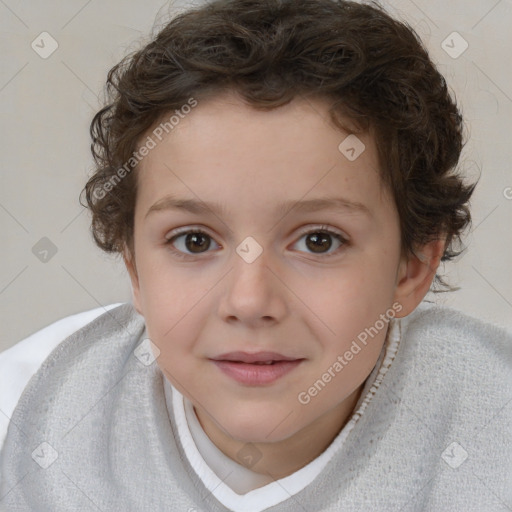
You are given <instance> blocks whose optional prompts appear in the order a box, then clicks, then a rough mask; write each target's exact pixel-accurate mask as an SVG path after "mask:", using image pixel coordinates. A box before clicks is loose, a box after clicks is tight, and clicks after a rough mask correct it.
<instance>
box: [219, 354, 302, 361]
mask: <svg viewBox="0 0 512 512" xmlns="http://www.w3.org/2000/svg"><path fill="white" fill-rule="evenodd" d="M212 359H213V360H214V361H231V362H234V363H249V364H272V363H275V362H279V361H297V360H299V359H301V358H297V357H288V356H285V355H283V354H278V353H277V352H255V353H253V354H250V353H248V352H228V353H226V354H221V355H220V356H217V357H214V358H212Z"/></svg>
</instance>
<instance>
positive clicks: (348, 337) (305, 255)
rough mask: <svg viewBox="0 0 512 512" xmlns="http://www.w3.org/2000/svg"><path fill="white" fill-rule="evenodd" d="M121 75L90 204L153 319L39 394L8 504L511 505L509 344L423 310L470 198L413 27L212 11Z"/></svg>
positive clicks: (183, 24)
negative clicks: (457, 165)
mask: <svg viewBox="0 0 512 512" xmlns="http://www.w3.org/2000/svg"><path fill="white" fill-rule="evenodd" d="M107 83H108V90H109V93H110V100H109V101H110V102H109V103H108V105H107V106H106V107H105V108H103V109H102V110H101V111H100V112H98V113H97V114H96V116H95V117H94V119H93V121H92V125H91V135H92V138H93V144H92V151H93V155H94V157H95V161H96V164H97V168H96V170H95V173H94V175H93V176H92V177H91V178H90V180H89V181H88V183H87V185H86V187H85V198H86V201H87V205H88V207H89V208H90V209H91V211H92V230H93V235H94V238H95V240H96V242H97V244H98V245H99V246H100V247H101V248H102V249H104V250H106V251H108V252H115V253H119V254H121V255H122V256H123V258H124V261H125V263H126V267H127V270H128V272H129V275H130V278H131V282H132V285H133V304H122V305H120V306H117V307H113V308H109V310H108V311H106V312H105V313H104V314H101V315H100V316H96V317H95V318H94V319H93V320H92V321H90V322H89V323H87V325H85V326H83V327H82V328H80V329H78V330H77V331H75V332H73V333H72V334H71V335H70V336H69V337H67V338H66V339H65V340H64V341H62V342H61V343H59V344H58V345H57V347H56V348H55V349H54V350H53V351H52V352H51V354H50V355H49V356H48V358H47V359H46V360H45V361H44V363H43V364H42V366H41V368H40V369H39V370H38V371H37V373H36V374H35V376H34V377H33V378H32V379H31V380H30V382H29V383H28V385H27V386H26V388H25V389H24V391H23V394H22V395H21V398H20V400H19V402H18V403H17V406H16V408H15V410H14V413H13V415H12V418H11V422H10V424H9V429H8V432H7V435H6V438H5V442H4V445H3V449H2V452H1V459H0V464H1V466H0V467H1V472H2V483H1V485H0V499H1V501H0V503H1V504H2V505H3V506H4V508H5V509H6V510H9V511H36V510H37V511H38V512H46V511H55V510H102V511H114V510H115V511H117V510H123V511H124V510H126V511H128V510H130V511H132V510H133V511H140V510H148V511H150V510H151V511H155V510H174V511H183V512H185V511H189V512H191V511H200V510H201V511H219V512H220V511H227V510H233V511H251V512H258V511H263V510H272V511H275V512H281V511H282V512H284V511H287V512H288V511H294V512H295V511H300V510H304V511H313V510H318V511H337V510H344V511H360V510H379V511H380V510H382V511H387V510H404V511H405V510H408V511H413V510H414V511H416V510H418V511H419V510H422V511H423V510H436V511H439V510H460V511H462V510H464V511H468V510H475V511H476V510H478V511H482V510H510V509H511V507H512V464H511V463H510V461H511V460H512V431H511V429H510V424H511V420H512V408H511V403H512V402H511V398H512V378H511V368H512V340H511V336H510V334H509V333H507V332H506V331H505V330H504V329H502V328H499V327H497V326H493V325H491V324H487V323H484V322H482V321H480V320H477V319H474V318H471V317H469V316H466V315H464V314H462V313H460V312H458V311H456V310H452V309H449V308H440V307H438V306H435V305H432V304H429V303H426V302H424V301H423V299H424V297H425V295H426V294H427V292H428V291H429V289H430V288H431V285H434V288H435V285H441V286H445V287H446V286H447V284H446V283H445V282H444V281H443V279H442V277H441V276H439V275H436V271H437V269H438V266H439V264H440V262H441V261H448V260H450V259H452V258H454V257H455V256H457V255H458V254H459V253H460V252H457V251H456V250H455V245H456V243H457V242H460V237H461V234H462V232H463V230H464V229H465V228H466V227H467V226H468V224H469V223H470V213H469V209H468V202H469V199H470V197H471V194H472V192H473V189H474V186H475V185H474V184H466V183H464V182H463V180H462V178H461V177H460V176H458V175H457V174H456V173H455V172H454V170H455V166H456V164H457V162H458V159H459V155H460V152H461V148H462V145H463V141H462V135H461V130H462V119H461V116H460V114H459V112H458V109H457V106H456V104H455V102H454V100H453V99H452V98H451V97H450V95H449V93H448V91H447V87H446V83H445V81H444V79H443V77H442V76H441V75H440V74H439V73H438V71H437V70H436V69H435V67H434V65H433V64H432V62H431V61H430V60H429V57H428V55H427V53H426V51H425V49H424V48H423V46H422V45H421V43H420V41H419V40H418V38H417V37H416V35H415V34H414V32H413V31H412V30H411V29H410V28H409V27H408V26H407V25H405V24H403V23H400V22H398V21H396V20H393V19H392V18H391V17H390V16H389V15H388V14H386V13H385V12H384V11H383V10H382V9H381V8H379V7H374V6H370V5H364V4H358V3H353V2H347V1H343V0H337V1H334V0H304V1H301V2H295V1H291V0H280V1H278V0H267V1H265V2H262V1H257V0H217V1H214V2H212V3H210V4H205V5H204V6H203V7H200V8H196V9H193V10H192V9H191V10H190V11H189V12H186V13H183V14H181V15H179V16H176V18H175V19H173V20H172V21H171V22H170V23H169V24H168V25H167V26H166V27H165V28H164V29H163V30H162V31H161V32H160V33H159V34H158V35H157V36H156V38H155V39H154V40H153V41H151V42H150V43H149V44H148V45H147V46H146V47H145V48H143V49H142V50H140V51H139V52H137V53H135V54H133V55H131V56H129V57H127V58H126V59H124V60H123V61H122V62H121V63H119V64H118V65H117V66H115V67H114V68H113V69H112V70H111V71H110V73H109V76H108V82H107ZM194 246H196V247H194ZM435 291H438V290H437V289H436V290H435Z"/></svg>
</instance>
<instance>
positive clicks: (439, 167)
mask: <svg viewBox="0 0 512 512" xmlns="http://www.w3.org/2000/svg"><path fill="white" fill-rule="evenodd" d="M228 90H233V91H236V92H237V93H238V94H239V95H240V97H241V98H243V99H244V101H246V102H247V103H248V104H249V105H251V106H252V107H254V108H255V109H260V110H270V109H274V108H277V107H279V106H281V105H285V104H287V103H288V102H290V101H291V100H293V99H294V98H296V97H314V98H318V99H325V100H328V102H329V105H330V107H329V115H330V117H331V119H332V120H333V122H334V123H337V126H340V127H343V128H346V127H344V126H343V124H342V123H341V121H340V117H341V118H342V119H343V118H345V119H347V118H348V119H350V120H351V121H353V122H354V123H355V126H356V127H359V128H360V129H361V130H370V129H371V131H372V134H373V135H374V138H375V142H376V145H377V150H378V158H379V165H380V169H379V172H380V175H381V183H383V184H385V185H386V186H387V187H388V189H389V190H390V191H391V192H392V197H393V199H394V201H395V203H396V207H397V211H398V214H399V218H400V232H401V250H402V254H403V255H407V256H410V255H413V254H415V251H416V250H417V248H418V247H420V246H421V245H423V244H426V243H428V242H429V241H432V240H435V239H439V238H444V239H445V240H446V242H445V247H444V252H443V255H442V258H441V261H443V262H444V261H448V260H451V259H453V258H454V257H456V256H458V255H459V254H460V253H461V252H463V250H464V249H463V250H459V251H457V250H456V249H455V245H456V244H461V235H462V232H463V230H464V229H465V228H466V227H467V226H468V225H469V224H470V223H471V215H470V211H469V207H468V202H469V199H470V197H471V195H472V193H473V190H474V188H475V186H476V183H474V184H466V183H465V182H464V180H463V177H462V176H460V174H458V173H456V172H455V167H456V165H457V163H458V161H459V157H460V153H461V151H462V148H463V145H464V141H463V133H462V132H463V119H462V116H461V114H460V112H459V110H458V107H457V105H456V101H455V99H454V98H452V96H451V94H450V93H449V91H448V88H447V84H446V81H445V79H444V77H443V76H442V75H441V74H440V73H439V72H438V70H437V69H436V67H435V65H434V64H433V63H432V61H431V60H430V58H429V55H428V52H427V50H426V49H425V47H424V46H423V44H422V42H421V40H420V38H419V37H418V35H417V34H416V33H415V31H414V30H413V29H412V28H411V27H410V26H409V25H408V24H407V23H406V22H401V21H398V20H395V19H394V18H392V17H391V16H390V15H389V14H387V13H386V12H385V11H384V10H383V8H382V7H380V6H379V5H378V4H376V3H374V4H372V5H369V4H359V3H356V2H352V1H345V0H301V1H300V2H297V1H296V0H216V1H213V2H211V3H207V4H205V5H203V6H201V7H198V8H194V9H189V10H187V11H185V12H182V13H180V14H178V15H176V16H174V17H173V18H172V19H171V20H170V22H168V23H167V24H166V25H165V26H164V28H163V29H162V30H160V32H159V33H158V34H157V35H156V36H155V37H153V38H152V40H151V41H150V42H149V43H148V44H147V45H146V46H144V47H143V48H142V49H140V50H137V51H135V52H132V53H131V54H129V55H127V56H126V57H125V58H123V59H122V60H121V61H120V62H119V63H118V64H117V65H115V66H114V67H113V68H112V69H110V71H109V73H108V78H107V82H106V95H107V101H106V106H104V108H102V109H101V110H100V111H99V112H97V113H96V115H95V116H94V118H93V120H92V122H91V126H90V133H91V137H92V144H91V151H92V154H93V158H94V161H95V169H94V173H93V175H92V176H91V178H90V179H89V180H88V182H87V184H86V185H85V188H84V190H83V191H82V193H85V197H86V201H87V205H85V204H84V206H87V207H88V208H90V210H91V212H92V224H91V230H92V234H93V237H94V240H95V242H96V243H97V245H98V246H99V247H100V248H102V249H103V250H105V251H107V252H118V253H121V252H123V250H124V249H125V248H128V249H129V250H130V251H131V252H132V254H133V227H134V220H133V218H134V210H135V198H136V188H137V182H136V178H135V176H136V173H133V172H129V171H130V170H131V169H127V166H126V162H131V166H132V167H133V168H136V161H135V159H134V154H135V152H136V149H137V147H138V144H139V143H140V141H141V138H142V136H143V135H144V134H145V133H146V132H147V130H148V129H149V128H151V127H152V126H154V125H155V123H157V122H158V121H160V120H161V119H162V117H163V116H164V115H165V114H168V113H170V112H172V111H176V112H178V110H177V109H181V108H182V107H183V105H186V104H187V102H190V98H191V97H193V98H196V99H197V100H204V99H207V98H211V97H214V96H215V95H218V94H220V93H222V92H226V91H228ZM123 169H124V172H122V173H121V175H122V179H121V178H120V171H122V170H123ZM436 284H440V285H442V286H444V287H447V288H448V291H451V290H453V288H451V287H449V286H448V285H447V283H446V282H445V281H444V280H443V279H442V277H441V276H439V275H437V274H436V275H435V279H434V285H436ZM438 291H445V290H437V289H434V292H438Z"/></svg>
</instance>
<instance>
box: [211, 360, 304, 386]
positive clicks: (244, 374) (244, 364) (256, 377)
mask: <svg viewBox="0 0 512 512" xmlns="http://www.w3.org/2000/svg"><path fill="white" fill-rule="evenodd" d="M211 361H212V362H213V363H215V365H216V366H217V368H219V369H220V370H221V371H222V372H223V373H224V374H225V375H227V376H228V377H231V378H232V379H234V380H235V381H237V382H238V383H240V384H244V385H247V386H261V385H265V384H271V383H272V382H275V381H276V380H278V379H280V378H281V377H284V375H286V374H287V373H289V372H291V371H292V370H294V369H295V368H297V367H298V366H299V365H300V364H301V363H302V361H304V358H295V357H289V356H284V355H283V354H278V353H276V352H258V353H254V354H249V353H247V352H229V353H227V354H222V355H220V356H218V357H215V358H212V359H211Z"/></svg>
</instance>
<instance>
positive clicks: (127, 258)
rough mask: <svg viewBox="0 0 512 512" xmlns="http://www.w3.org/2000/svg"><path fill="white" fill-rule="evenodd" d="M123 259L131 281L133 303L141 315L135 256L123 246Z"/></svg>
mask: <svg viewBox="0 0 512 512" xmlns="http://www.w3.org/2000/svg"><path fill="white" fill-rule="evenodd" d="M123 260H124V264H125V266H126V270H128V274H129V276H130V281H131V283H132V294H133V305H134V306H135V309H136V310H137V312H138V313H139V314H140V315H142V314H143V313H142V308H141V301H140V285H139V276H138V274H137V267H136V266H135V256H134V254H132V252H131V251H130V250H129V249H128V248H127V247H125V249H124V251H123Z"/></svg>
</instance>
